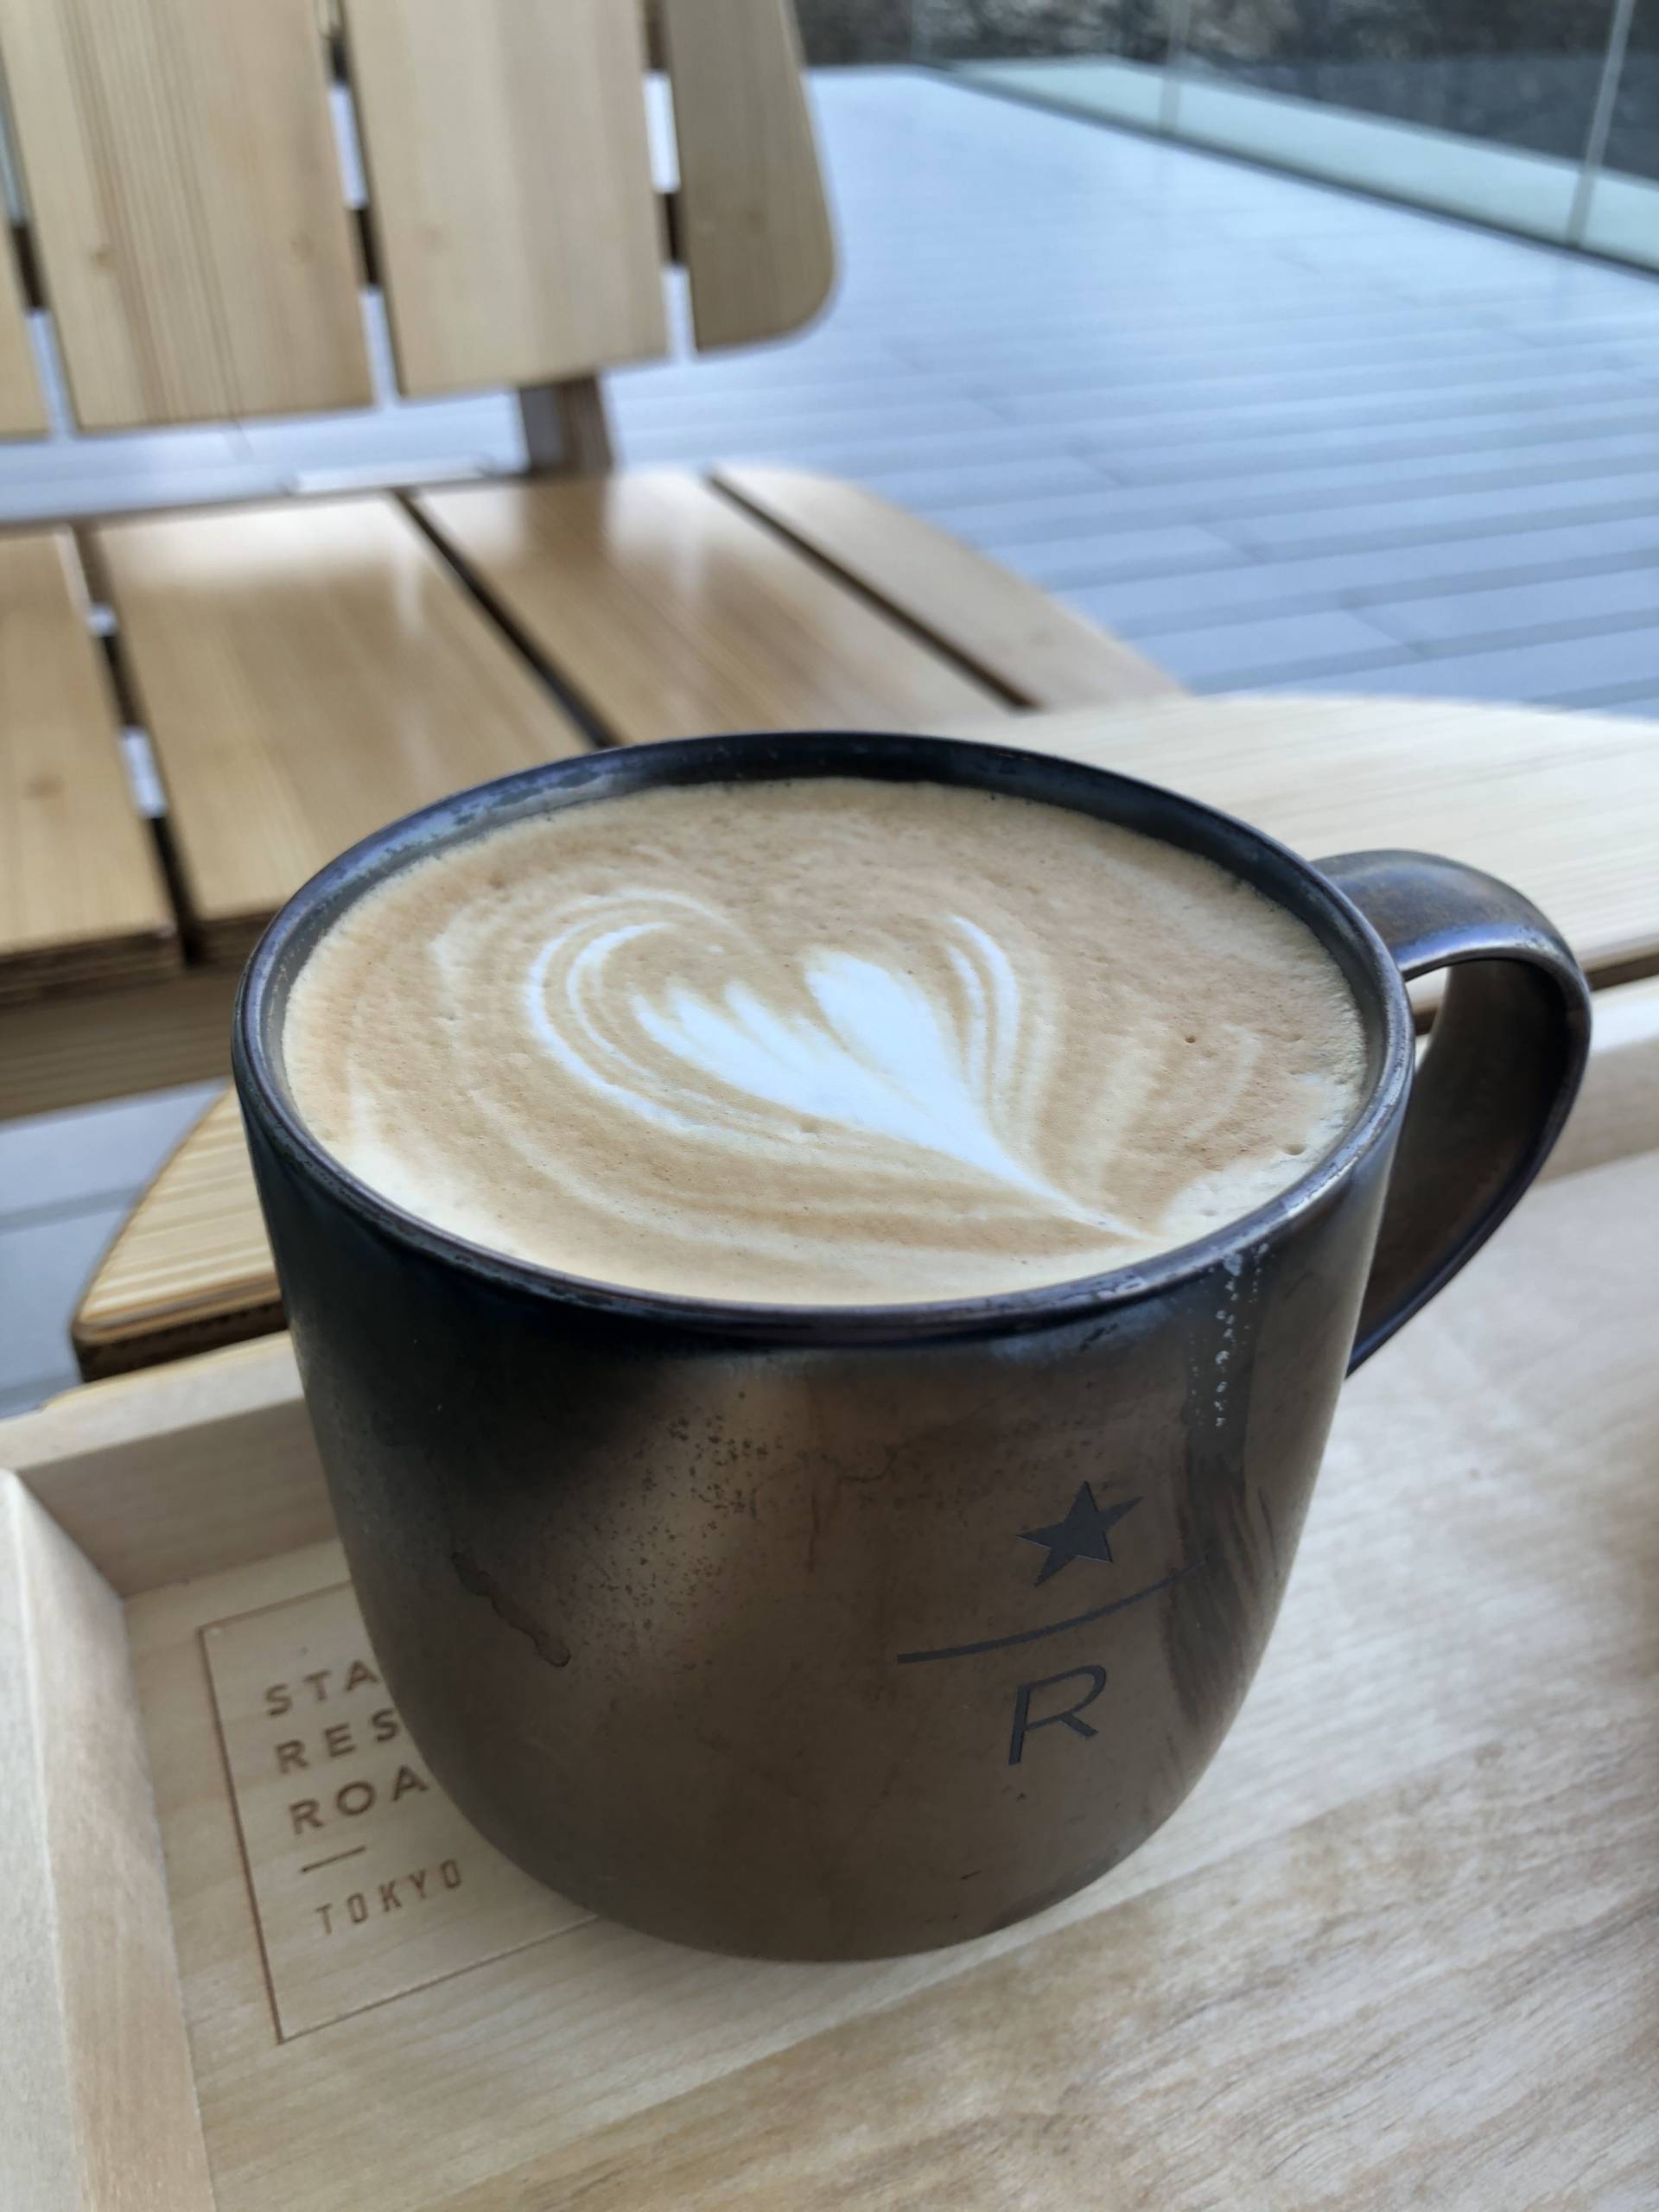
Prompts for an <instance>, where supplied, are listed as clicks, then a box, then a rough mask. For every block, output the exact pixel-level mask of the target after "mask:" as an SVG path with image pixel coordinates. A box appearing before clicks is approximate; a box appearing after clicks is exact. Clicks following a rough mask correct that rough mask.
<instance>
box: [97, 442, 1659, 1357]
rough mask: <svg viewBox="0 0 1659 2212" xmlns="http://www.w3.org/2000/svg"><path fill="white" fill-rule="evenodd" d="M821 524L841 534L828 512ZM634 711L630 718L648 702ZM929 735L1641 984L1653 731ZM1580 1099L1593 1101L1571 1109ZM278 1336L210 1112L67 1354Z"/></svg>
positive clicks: (1043, 720) (575, 520) (226, 1122)
mask: <svg viewBox="0 0 1659 2212" xmlns="http://www.w3.org/2000/svg"><path fill="white" fill-rule="evenodd" d="M757 474H760V472H757ZM693 493H696V494H697V496H696V498H695V499H694V498H693V497H692V494H693ZM447 497H448V499H450V500H452V501H453V502H454V503H455V504H456V505H459V504H460V503H462V502H473V503H474V505H477V503H479V502H480V499H486V500H487V501H489V502H490V505H489V508H488V512H490V513H491V514H493V516H494V518H495V521H496V526H497V528H498V529H499V532H500V533H501V534H500V535H499V537H491V538H488V539H487V540H486V539H485V538H482V537H477V538H474V540H473V541H471V543H472V550H473V551H474V554H475V555H476V556H478V557H479V558H480V560H481V561H483V562H484V563H485V565H486V567H488V566H490V564H491V563H509V564H510V565H508V566H504V567H500V568H499V569H498V570H497V571H496V573H497V574H498V580H499V582H501V584H502V588H504V589H507V588H512V591H513V592H514V594H515V598H514V605H515V608H516V610H517V612H518V613H519V615H520V616H521V617H522V618H523V619H525V620H529V619H531V617H532V616H533V615H534V614H535V613H536V612H537V608H538V607H543V606H544V607H548V608H552V607H556V605H557V603H558V602H557V594H556V591H555V589H554V583H555V581H556V575H557V571H556V569H547V568H545V567H544V566H543V562H544V560H545V559H546V558H547V557H549V556H548V546H547V541H546V539H545V537H544V536H541V535H532V536H531V537H530V538H526V536H525V532H526V531H530V529H531V524H530V523H528V522H527V521H526V520H525V518H524V516H523V513H522V512H521V497H522V495H521V494H519V493H517V492H515V491H512V490H509V489H502V490H499V491H497V492H493V493H485V494H482V495H480V494H479V493H474V492H462V493H454V494H451V495H447ZM707 499H709V494H708V493H702V492H700V491H699V489H698V487H696V486H690V485H689V484H683V485H679V486H677V488H676V489H675V490H674V491H673V492H672V493H657V494H653V495H652V501H653V503H654V504H655V505H663V504H664V500H665V501H666V503H667V505H668V506H669V507H671V508H672V509H674V510H676V511H677V512H680V513H681V515H682V517H683V516H684V515H685V514H688V513H690V514H692V515H694V516H696V515H701V514H702V511H703V503H704V502H705V501H706V500H707ZM431 504H432V505H434V508H435V512H441V513H443V514H447V513H448V512H450V510H449V508H448V507H447V506H445V505H443V504H442V502H441V501H437V500H434V501H433V502H432V503H431ZM625 505H626V503H625ZM593 512H594V510H593V507H592V505H591V500H588V502H587V503H586V504H583V503H582V502H578V503H576V504H575V505H566V506H564V507H562V509H561V513H562V515H563V518H564V525H565V526H568V527H569V528H570V529H573V530H574V529H576V528H577V527H578V526H579V525H580V526H582V527H587V526H588V525H589V524H590V523H591V519H592V515H593ZM829 512H830V515H831V517H832V518H833V519H836V520H839V521H840V522H842V523H843V524H845V522H846V517H845V515H844V512H843V511H842V509H841V507H839V506H838V505H832V506H831V507H830V509H829ZM798 519H799V518H798ZM645 536H646V537H647V538H649V540H650V542H652V543H656V544H657V545H658V547H659V548H660V547H661V546H663V545H664V544H665V543H668V542H669V538H668V535H666V534H665V532H664V529H663V528H661V527H654V528H653V529H652V531H650V532H647V533H645ZM504 549H507V550H504ZM843 550H846V549H845V548H843ZM671 565H672V564H671ZM515 579H516V581H514V580H515ZM602 636H603V633H602V632H601V633H597V639H602ZM597 639H596V641H595V642H594V645H593V646H592V651H593V652H594V654H595V655H596V656H597V658H595V659H594V662H593V664H592V672H593V675H594V680H595V682H599V681H601V679H602V680H603V681H604V682H606V683H610V682H611V681H613V680H614V681H615V682H616V683H622V684H626V683H632V681H633V679H632V677H630V676H629V675H628V673H627V671H628V670H629V669H630V667H631V666H632V664H633V663H634V662H635V661H636V660H637V658H638V656H637V655H628V654H620V653H619V654H616V655H615V656H614V658H613V648H612V647H611V646H607V645H604V644H602V643H601V642H598V641H597ZM1076 651H1077V649H1076V646H1075V641H1071V642H1067V641H1065V640H1063V639H1051V640H1048V641H1047V661H1046V665H1047V666H1048V668H1049V670H1050V672H1051V674H1052V676H1053V677H1054V678H1055V680H1056V681H1058V682H1065V681H1066V680H1068V679H1071V678H1073V677H1075V674H1076ZM709 665H710V666H711V667H712V666H714V665H715V662H713V661H711V662H710V664H709ZM754 680H758V679H756V678H755V677H754V676H753V672H752V673H751V676H750V677H748V678H746V681H754ZM650 681H651V683H652V684H653V685H654V684H655V683H657V682H658V677H654V676H653V677H651V679H650ZM607 696H609V695H608V694H607ZM654 697H655V694H654V692H653V698H654ZM639 703H640V705H641V709H642V711H643V710H645V709H647V708H649V707H651V704H652V702H650V701H643V702H639ZM730 705H731V702H729V701H728V707H730ZM943 726H944V728H948V729H951V730H955V731H958V732H959V733H960V734H963V735H968V736H975V737H982V738H985V739H988V740H991V741H995V742H997V743H1001V744H1014V745H1020V746H1026V747H1032V748H1033V749H1035V750H1038V751H1043V752H1051V753H1065V754H1068V755H1071V756H1072V757H1074V758H1076V759H1078V760H1089V761H1093V762H1096V763H1098V764H1099V765H1101V766H1106V767H1110V768H1116V769H1119V770H1122V771H1123V772H1126V773H1128V774H1131V775H1135V776H1141V777H1145V778H1147V779H1149V780H1151V781H1154V782H1158V783H1164V784H1168V785H1173V786H1174V787H1175V788H1176V789H1177V790H1179V791H1189V792H1191V793H1192V795H1193V796H1194V797H1195V798H1202V799H1205V800H1208V801H1209V802H1211V804H1214V805H1217V806H1221V807H1224V808H1225V809H1226V810H1228V811H1229V812H1230V813H1235V814H1238V815H1242V816H1243V817H1245V818H1247V819H1248V820H1249V821H1252V822H1255V823H1259V824H1260V825H1261V826H1262V828H1264V829H1268V830H1270V831H1272V832H1274V834H1275V835H1276V836H1281V837H1282V838H1284V839H1285V841H1286V842H1287V843H1289V844H1292V845H1294V846H1295V847H1296V848H1297V849H1299V850H1300V851H1301V852H1303V853H1306V854H1307V855H1310V856H1311V857H1318V856H1319V855H1321V854H1335V853H1339V852H1344V851H1351V850H1354V849H1358V848H1361V847H1364V846H1374V845H1411V846H1417V847H1420V848H1421V849H1425V850H1427V851H1433V852H1443V853H1448V854H1450V855H1452V856H1454V857H1455V858H1457V859H1459V860H1465V861H1471V862H1472V863H1473V864H1474V865H1475V866H1477V867H1479V868H1486V869H1489V870H1490V871H1491V873H1492V874H1495V875H1499V876H1503V877H1505V878H1507V879H1508V880H1510V881H1511V882H1513V883H1516V884H1517V885H1519V886H1520V887H1522V889H1523V890H1525V891H1527V892H1529V893H1530V894H1531V895H1532V896H1533V897H1534V898H1535V899H1536V900H1537V901H1538V903H1539V905H1540V906H1542V907H1543V908H1544V909H1545V911H1546V912H1548V914H1550V916H1551V917H1552V918H1554V920H1555V921H1556V922H1557V923H1558V924H1559V925H1560V928H1561V929H1562V930H1563V931H1564V932H1565V933H1566V935H1567V938H1568V939H1569V941H1570V942H1571V944H1572V945H1573V950H1575V952H1576V953H1577V954H1578V957H1579V958H1580V961H1581V962H1582V963H1583V964H1584V966H1585V968H1586V969H1587V971H1588V972H1589V974H1590V976H1591V979H1592V982H1595V983H1597V984H1598V985H1599V986H1602V987H1603V988H1604V991H1605V988H1607V987H1610V986H1611V985H1614V984H1616V983H1618V982H1620V981H1621V980H1622V979H1624V978H1626V977H1630V976H1646V975H1648V974H1649V973H1651V972H1653V971H1656V970H1659V724H1654V723H1649V722H1637V721H1623V720H1620V719H1618V718H1616V717H1614V716H1611V715H1607V716H1604V715H1560V714H1549V713H1540V712H1537V711H1531V710H1527V709H1520V708H1496V707H1474V706H1467V705H1459V704H1453V703H1444V702H1433V701H1430V702H1423V701H1421V700H1411V699H1390V700H1386V701H1384V700H1364V699H1312V698H1282V699H1281V698H1274V699H1266V698H1230V699H1218V698H1210V699H1192V698H1186V697H1183V696H1161V697H1160V696H1151V697H1147V698H1146V699H1143V700H1141V701H1140V702H1136V703H1135V704H1132V705H1127V706H1118V707H1115V708H1108V707H1099V706H1096V707H1087V708H1075V709H1069V710H1067V711H1064V712H1053V713H1046V714H1024V715H1001V716H999V717H997V718H995V719H994V720H987V719H986V718H985V717H984V716H983V715H982V714H972V715H967V716H965V717H963V718H959V719H952V718H950V717H946V718H945V719H944V724H943ZM319 857H321V855H319ZM1623 1022H1624V1028H1623V1030H1622V1032H1621V1035H1622V1037H1623V1039H1624V1049H1625V1050H1626V1051H1628V1052H1631V1053H1633V1054H1636V1055H1637V1056H1638V1057H1641V1056H1643V1055H1647V1054H1652V1055H1653V1056H1654V1057H1655V1058H1659V996H1656V995H1648V994H1646V993H1637V994H1636V995H1634V998H1633V1002H1632V1004H1631V1006H1630V1009H1629V1010H1628V1011H1626V1012H1625V1014H1624V1016H1623ZM1592 1098H1593V1090H1592V1094H1591V1096H1587V1097H1586V1105H1585V1109H1584V1111H1585V1112H1586V1114H1588V1113H1591V1112H1592V1111H1593V1106H1592ZM281 1325H282V1308H281V1303H280V1300H279V1298H278V1294H277V1281H276V1277H275V1274H274V1273H273V1272H272V1268H271V1263H270V1248H269V1246H268V1245H267V1243H266V1242H265V1236H264V1227H263V1224H262V1223H261V1221H260V1218H259V1211H258V1206H257V1201H256V1199H255V1197H254V1192H253V1181H252V1175H251V1170H250V1168H249V1166H248V1160H247V1154H246V1148H245V1145H244V1143H243V1141H242V1135H241V1128H240V1124H239V1122H238V1119H237V1116H236V1109H235V1105H234V1102H233V1101H230V1100H228V1099H227V1100H226V1101H223V1102H221V1103H219V1105H217V1106H215V1107H213V1109H210V1111H209V1113H208V1115H207V1118H206V1120H205V1121H204V1122H202V1123H201V1124H200V1126H199V1128H197V1129H196V1130H195V1131H194V1132H193V1133H192V1135H190V1136H188V1137H187V1138H186V1140H185V1141H184V1143H183V1145H182V1146H181V1148H180V1149H179V1151H178V1152H177V1153H176V1154H175V1156H174V1158H173V1159H172V1160H170V1161H169V1162H168V1165H167V1166H166V1167H164V1168H163V1170H162V1173H161V1175H160V1177H159V1178H158V1179H157V1180H156V1183H155V1185H153V1186H152V1187H151V1189H150V1191H149V1192H148V1193H147V1194H146V1196H145V1197H144V1198H143V1199H142V1200H141V1201H140V1203H139V1205H138V1206H137V1209H136V1210H135V1211H134V1213H133V1215H132V1217H131V1218H130V1220H129V1222H128V1223H127V1224H126V1225H125V1227H124V1229H123V1230H122V1231H121V1234H120V1235H119V1236H118V1238H117V1240H116V1242H115V1243H114V1245H113V1246H112V1247H111V1250H110V1253H109V1254H108V1255H107V1257H106V1258H105V1262H104V1263H103V1264H102V1266H101V1267H100V1268H99V1272H98V1274H97V1275H96V1276H95V1278H94V1280H93V1281H92V1284H91V1286H90V1287H89V1288H88V1291H87V1293H86V1297H85V1299H84V1300H83V1302H82V1305H81V1307H80V1310H79V1314H78V1315H77V1317H76V1321H75V1332H74V1333H75V1344H76V1349H77V1352H78V1355H79V1359H80V1362H81V1367H82V1371H83V1372H84V1373H86V1374H87V1375H89V1376H90V1375H108V1374H114V1373H118V1372H120V1371H122V1370H125V1369H129V1368H133V1367H139V1366H144V1365H149V1364H151V1363H154V1362H156V1361H157V1360H162V1359H168V1358H176V1357H181V1356H182V1355H184V1354H186V1353H188V1352H192V1351H201V1350H203V1349H205V1348H207V1346H209V1345H212V1344H226V1343H232V1342H236V1341H238V1340H240V1339H242V1338H247V1337H250V1336H254V1335H258V1334H260V1333H263V1332H265V1331H268V1330H271V1329H275V1328H278V1327H280V1326H281Z"/></svg>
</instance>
